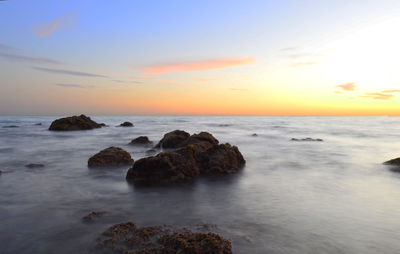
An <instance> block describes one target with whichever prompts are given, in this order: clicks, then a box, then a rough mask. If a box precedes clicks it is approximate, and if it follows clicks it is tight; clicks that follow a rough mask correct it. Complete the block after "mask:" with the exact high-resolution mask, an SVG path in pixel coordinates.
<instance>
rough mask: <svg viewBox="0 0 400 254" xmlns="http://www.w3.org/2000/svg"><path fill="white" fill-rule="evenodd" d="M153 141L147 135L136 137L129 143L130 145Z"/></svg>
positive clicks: (148, 143)
mask: <svg viewBox="0 0 400 254" xmlns="http://www.w3.org/2000/svg"><path fill="white" fill-rule="evenodd" d="M152 143H153V142H151V141H150V140H149V138H148V137H147V136H140V137H137V138H135V139H132V141H131V142H130V143H129V144H130V145H150V144H152Z"/></svg>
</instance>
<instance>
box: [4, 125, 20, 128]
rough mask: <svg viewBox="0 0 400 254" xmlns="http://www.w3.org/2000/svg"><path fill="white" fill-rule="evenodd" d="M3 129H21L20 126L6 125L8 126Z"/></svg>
mask: <svg viewBox="0 0 400 254" xmlns="http://www.w3.org/2000/svg"><path fill="white" fill-rule="evenodd" d="M3 128H19V126H17V125H6V126H3Z"/></svg>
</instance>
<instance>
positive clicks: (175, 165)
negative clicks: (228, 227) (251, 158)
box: [126, 131, 246, 184]
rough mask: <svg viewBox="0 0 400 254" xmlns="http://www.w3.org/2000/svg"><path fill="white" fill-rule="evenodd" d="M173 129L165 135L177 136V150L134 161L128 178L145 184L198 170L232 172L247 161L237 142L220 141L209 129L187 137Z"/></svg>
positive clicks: (184, 178)
mask: <svg viewBox="0 0 400 254" xmlns="http://www.w3.org/2000/svg"><path fill="white" fill-rule="evenodd" d="M176 132H177V131H175V133H176ZM175 133H174V134H173V135H169V134H171V132H170V133H167V134H166V135H164V138H165V137H167V139H166V140H168V138H169V137H172V136H173V137H176V136H180V138H179V141H178V139H175V138H174V139H173V140H174V142H172V143H173V144H174V145H173V146H174V147H180V148H179V149H178V150H175V151H168V152H162V153H159V154H158V155H156V156H150V157H146V158H142V159H140V160H138V161H136V162H135V164H134V165H133V166H132V168H130V169H129V170H128V173H127V175H126V178H127V180H133V181H134V182H135V183H146V184H155V183H172V182H183V181H188V180H193V179H194V178H196V177H197V176H199V175H201V174H203V175H210V174H231V173H235V172H237V171H238V170H240V169H241V168H242V167H243V166H244V165H245V163H246V161H245V160H244V158H243V156H242V154H241V153H240V151H239V149H238V148H237V147H236V146H231V145H230V144H219V142H218V140H217V139H216V138H214V137H213V136H212V135H211V134H210V133H208V132H201V133H199V134H194V135H191V136H189V137H187V138H186V139H183V138H182V137H183V136H184V135H185V134H184V133H186V132H184V133H182V131H179V132H178V133H179V135H175ZM185 136H186V135H185ZM164 138H163V139H164ZM160 144H161V146H163V144H164V143H163V142H162V141H160Z"/></svg>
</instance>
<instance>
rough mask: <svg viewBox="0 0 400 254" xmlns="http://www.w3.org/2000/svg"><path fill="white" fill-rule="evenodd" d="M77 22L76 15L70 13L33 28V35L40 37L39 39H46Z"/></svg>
mask: <svg viewBox="0 0 400 254" xmlns="http://www.w3.org/2000/svg"><path fill="white" fill-rule="evenodd" d="M75 20H76V14H75V13H72V12H69V13H63V14H61V15H59V16H57V17H56V18H54V19H50V20H48V21H45V22H40V23H38V24H36V25H34V26H33V28H32V30H33V33H34V34H35V35H36V36H38V37H46V36H49V35H51V34H53V33H54V32H56V31H57V30H60V29H63V28H66V27H68V26H70V25H72V23H73V22H74V21H75Z"/></svg>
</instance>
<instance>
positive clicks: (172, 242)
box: [97, 222, 232, 254]
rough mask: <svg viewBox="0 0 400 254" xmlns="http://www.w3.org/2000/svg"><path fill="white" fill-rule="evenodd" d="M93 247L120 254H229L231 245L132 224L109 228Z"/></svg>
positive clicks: (217, 238) (202, 236) (213, 236)
mask: <svg viewBox="0 0 400 254" xmlns="http://www.w3.org/2000/svg"><path fill="white" fill-rule="evenodd" d="M97 246H98V247H100V248H106V249H109V250H112V251H118V252H120V253H135V254H151V253H153V254H172V253H182V254H185V253H188V254H189V253H190V254H191V253H193V254H231V253H232V244H231V242H230V241H228V240H226V239H224V238H222V237H221V236H220V235H217V234H215V233H211V232H209V233H194V232H191V231H189V230H187V229H181V230H175V231H174V232H172V230H171V229H170V228H168V227H167V226H152V227H138V226H136V225H135V224H134V223H133V222H126V223H120V224H116V225H113V226H111V227H110V228H108V229H107V230H106V231H104V232H103V234H102V236H101V237H100V238H99V240H98V243H97Z"/></svg>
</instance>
